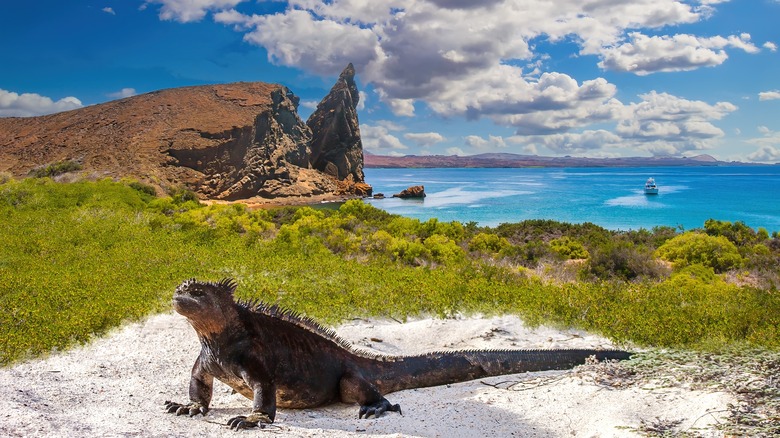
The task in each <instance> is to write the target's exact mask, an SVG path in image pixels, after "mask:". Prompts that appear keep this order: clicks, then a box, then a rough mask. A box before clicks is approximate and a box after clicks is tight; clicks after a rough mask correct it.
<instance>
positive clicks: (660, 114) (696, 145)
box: [615, 91, 737, 155]
mask: <svg viewBox="0 0 780 438" xmlns="http://www.w3.org/2000/svg"><path fill="white" fill-rule="evenodd" d="M639 97H640V98H641V99H642V101H641V102H638V103H632V104H630V105H627V106H626V107H625V109H624V111H623V117H622V118H621V119H620V120H619V122H618V124H617V127H616V129H615V133H616V134H617V135H619V136H621V137H622V138H623V139H627V140H631V141H633V142H636V143H637V144H639V145H641V147H643V148H644V149H646V150H648V151H649V152H651V153H654V154H658V155H678V154H681V153H683V152H685V151H690V150H701V149H708V148H710V147H712V146H713V142H714V141H715V140H717V139H719V138H721V137H723V136H724V132H723V130H721V129H720V128H718V127H716V126H715V125H713V124H712V123H711V122H712V121H713V120H720V119H722V118H723V117H725V116H726V115H728V114H730V113H732V112H734V111H736V110H737V107H736V106H735V105H733V104H731V103H729V102H718V103H715V104H714V105H711V104H708V103H706V102H702V101H695V100H686V99H682V98H679V97H677V96H673V95H671V94H667V93H657V92H655V91H653V92H651V93H647V94H643V95H640V96H639Z"/></svg>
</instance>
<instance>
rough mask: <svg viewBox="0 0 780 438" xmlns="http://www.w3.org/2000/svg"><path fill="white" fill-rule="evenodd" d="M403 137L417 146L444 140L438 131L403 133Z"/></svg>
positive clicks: (429, 144)
mask: <svg viewBox="0 0 780 438" xmlns="http://www.w3.org/2000/svg"><path fill="white" fill-rule="evenodd" d="M404 138H405V139H407V140H410V141H413V142H414V143H415V144H417V146H433V145H435V144H436V143H441V142H443V141H444V140H445V138H444V136H443V135H441V134H439V133H438V132H410V133H408V134H404Z"/></svg>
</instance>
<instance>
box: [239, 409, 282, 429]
mask: <svg viewBox="0 0 780 438" xmlns="http://www.w3.org/2000/svg"><path fill="white" fill-rule="evenodd" d="M273 422H274V420H272V419H271V417H269V416H268V414H264V413H262V412H254V413H251V414H249V415H239V416H237V417H233V418H231V419H230V420H228V422H227V424H228V426H230V428H231V429H233V430H241V429H251V428H253V427H259V428H260V429H263V428H265V425H266V424H271V423H273Z"/></svg>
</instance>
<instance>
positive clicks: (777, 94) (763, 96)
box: [758, 90, 780, 100]
mask: <svg viewBox="0 0 780 438" xmlns="http://www.w3.org/2000/svg"><path fill="white" fill-rule="evenodd" d="M776 99H780V90H772V91H762V92H760V93H758V100H776Z"/></svg>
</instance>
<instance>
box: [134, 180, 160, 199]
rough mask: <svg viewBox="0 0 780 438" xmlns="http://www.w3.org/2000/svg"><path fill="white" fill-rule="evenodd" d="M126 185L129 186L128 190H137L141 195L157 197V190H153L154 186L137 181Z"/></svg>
mask: <svg viewBox="0 0 780 438" xmlns="http://www.w3.org/2000/svg"><path fill="white" fill-rule="evenodd" d="M127 185H128V186H130V188H132V189H134V190H137V191H139V192H141V193H143V194H146V195H149V196H157V189H155V188H154V186H152V185H150V184H144V183H142V182H139V181H130V182H129V183H128V184H127Z"/></svg>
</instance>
